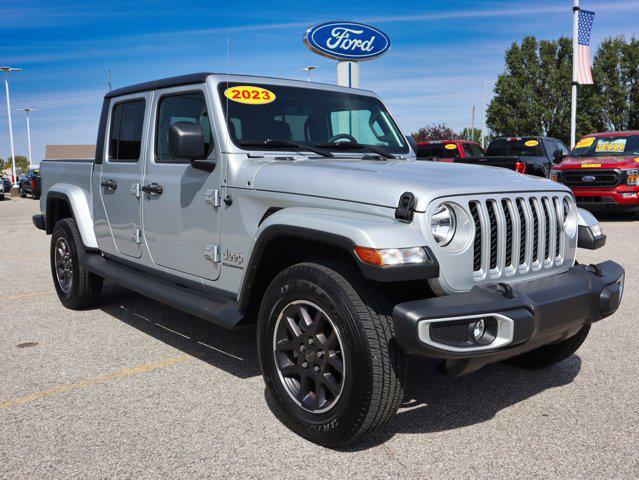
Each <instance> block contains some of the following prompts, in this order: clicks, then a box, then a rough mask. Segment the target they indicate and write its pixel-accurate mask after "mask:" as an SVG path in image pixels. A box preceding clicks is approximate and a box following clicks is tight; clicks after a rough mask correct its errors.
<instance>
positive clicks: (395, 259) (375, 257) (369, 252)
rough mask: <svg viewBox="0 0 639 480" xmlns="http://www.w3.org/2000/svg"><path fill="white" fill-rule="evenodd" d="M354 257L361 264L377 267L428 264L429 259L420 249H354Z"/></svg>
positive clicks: (422, 249)
mask: <svg viewBox="0 0 639 480" xmlns="http://www.w3.org/2000/svg"><path fill="white" fill-rule="evenodd" d="M355 255H356V256H357V258H359V259H360V260H361V261H362V262H364V263H368V264H369V265H377V266H379V267H390V266H393V265H406V264H414V263H424V262H429V261H430V258H429V256H428V253H426V250H425V249H424V248H422V247H411V248H381V249H378V248H369V247H355Z"/></svg>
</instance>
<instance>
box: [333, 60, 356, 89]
mask: <svg viewBox="0 0 639 480" xmlns="http://www.w3.org/2000/svg"><path fill="white" fill-rule="evenodd" d="M337 84H338V85H339V86H341V87H349V88H359V63H358V62H351V61H346V60H342V61H341V62H337Z"/></svg>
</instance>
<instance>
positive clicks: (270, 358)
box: [257, 261, 406, 448]
mask: <svg viewBox="0 0 639 480" xmlns="http://www.w3.org/2000/svg"><path fill="white" fill-rule="evenodd" d="M300 300H301V301H308V302H313V303H314V304H316V305H317V306H319V307H321V309H322V310H323V311H324V312H326V314H327V315H328V317H329V318H330V321H331V322H333V323H334V324H335V326H336V327H337V330H338V331H339V335H340V336H341V341H342V343H343V347H344V351H343V355H344V376H343V379H342V382H343V386H342V390H341V394H340V396H339V397H338V398H337V399H336V400H335V401H334V405H333V406H332V407H331V408H330V410H328V411H326V412H322V413H317V412H310V411H307V410H305V409H304V408H302V407H301V406H300V405H299V404H298V403H296V402H295V401H294V399H293V398H292V397H291V395H290V394H289V392H288V391H287V388H286V387H285V386H284V382H283V381H282V380H281V377H280V376H279V373H278V372H279V370H278V367H277V366H276V361H275V353H274V350H275V348H274V338H275V337H274V335H275V334H276V332H275V326H276V323H277V318H278V317H279V316H280V313H281V312H283V309H284V308H285V306H287V305H290V304H291V302H297V301H300ZM390 313H391V306H390V303H389V302H388V300H387V298H386V296H385V294H384V292H383V291H379V289H377V288H375V287H374V286H373V285H370V284H368V283H366V282H365V281H364V280H363V278H361V276H360V274H359V272H357V271H356V270H354V269H350V268H347V267H344V266H343V265H335V264H332V263H330V262H324V261H322V262H318V263H300V264H297V265H293V266H291V267H289V268H287V269H285V270H283V271H282V272H281V273H280V274H279V275H277V277H275V279H274V280H273V281H272V282H271V284H270V286H269V287H268V289H267V290H266V293H265V294H264V297H263V299H262V304H261V308H260V312H259V318H258V327H257V342H258V355H259V360H260V366H261V369H262V374H263V376H264V381H265V383H266V386H267V389H268V391H269V392H270V394H271V397H272V398H273V400H274V402H273V403H274V406H275V410H276V414H277V415H278V417H280V419H281V420H282V421H283V422H284V424H285V425H286V426H287V427H288V428H290V429H291V430H293V431H294V432H296V433H297V434H299V435H301V436H302V437H304V438H306V439H308V440H310V441H311V442H314V443H317V444H319V445H324V446H327V447H332V448H337V447H343V446H346V445H349V444H352V443H354V442H357V441H359V440H361V439H363V438H364V437H365V436H369V435H371V434H374V433H375V432H378V431H380V430H381V429H382V428H383V427H384V426H385V425H386V424H387V423H388V422H389V421H390V420H391V418H392V417H393V416H394V415H395V413H396V412H397V409H398V407H399V404H400V402H401V401H402V398H403V395H404V385H405V378H406V367H405V354H404V351H403V350H402V349H401V348H400V347H399V346H398V345H397V344H396V342H395V339H394V328H393V322H392V318H391V316H390Z"/></svg>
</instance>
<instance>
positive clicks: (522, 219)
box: [517, 198, 527, 265]
mask: <svg viewBox="0 0 639 480" xmlns="http://www.w3.org/2000/svg"><path fill="white" fill-rule="evenodd" d="M517 211H518V212H519V223H520V225H521V227H520V228H521V235H520V236H519V237H520V239H521V240H520V242H519V265H523V264H524V263H525V262H526V239H527V237H526V234H527V230H526V229H527V224H526V215H525V213H524V201H523V200H522V199H521V198H519V199H517Z"/></svg>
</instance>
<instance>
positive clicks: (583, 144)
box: [575, 137, 595, 148]
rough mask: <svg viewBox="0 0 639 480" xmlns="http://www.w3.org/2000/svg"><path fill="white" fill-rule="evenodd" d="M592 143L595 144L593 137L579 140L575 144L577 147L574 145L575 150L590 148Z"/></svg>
mask: <svg viewBox="0 0 639 480" xmlns="http://www.w3.org/2000/svg"><path fill="white" fill-rule="evenodd" d="M593 143H595V137H586V138H582V139H581V140H579V141H578V142H577V145H575V148H586V147H590V146H592V144H593Z"/></svg>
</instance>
